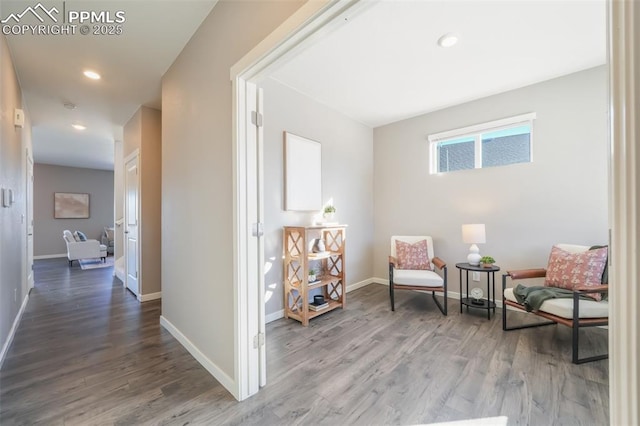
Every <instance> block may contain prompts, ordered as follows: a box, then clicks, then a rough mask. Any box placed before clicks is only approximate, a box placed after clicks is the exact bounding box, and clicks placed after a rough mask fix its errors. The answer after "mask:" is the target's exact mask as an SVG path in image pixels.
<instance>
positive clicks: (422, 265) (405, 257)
mask: <svg viewBox="0 0 640 426" xmlns="http://www.w3.org/2000/svg"><path fill="white" fill-rule="evenodd" d="M396 257H397V259H398V269H420V270H427V271H430V270H431V262H429V254H428V252H427V240H422V241H418V242H417V243H414V244H411V243H405V242H404V241H400V240H396Z"/></svg>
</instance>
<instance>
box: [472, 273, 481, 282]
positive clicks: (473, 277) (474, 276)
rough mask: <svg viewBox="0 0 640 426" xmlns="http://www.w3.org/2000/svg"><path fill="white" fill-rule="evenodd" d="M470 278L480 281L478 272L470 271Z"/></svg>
mask: <svg viewBox="0 0 640 426" xmlns="http://www.w3.org/2000/svg"><path fill="white" fill-rule="evenodd" d="M471 279H472V280H473V281H480V272H472V273H471Z"/></svg>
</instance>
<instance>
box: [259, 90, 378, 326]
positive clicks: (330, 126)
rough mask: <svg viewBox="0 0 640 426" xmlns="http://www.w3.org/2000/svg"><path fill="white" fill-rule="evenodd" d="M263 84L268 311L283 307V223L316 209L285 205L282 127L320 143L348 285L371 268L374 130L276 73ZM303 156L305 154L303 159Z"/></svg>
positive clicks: (307, 218)
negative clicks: (342, 232) (343, 231)
mask: <svg viewBox="0 0 640 426" xmlns="http://www.w3.org/2000/svg"><path fill="white" fill-rule="evenodd" d="M260 87H262V88H263V89H264V94H265V100H264V112H265V125H264V138H265V145H264V193H265V195H264V199H265V206H264V209H265V210H264V211H265V259H266V261H267V262H268V263H267V264H268V265H269V266H268V268H267V271H266V274H265V284H266V287H267V299H268V300H267V306H266V313H267V315H269V314H273V313H277V312H278V311H281V310H282V309H284V305H283V304H284V296H283V288H282V282H283V277H282V274H283V270H282V227H283V226H285V225H294V226H295V225H310V224H311V222H312V219H313V216H314V215H313V214H312V213H302V212H292V211H284V210H283V204H284V202H283V194H284V189H283V188H284V178H283V173H284V172H283V170H284V169H283V168H284V165H283V131H288V132H291V133H295V134H297V135H300V136H304V137H307V138H309V139H313V140H316V141H319V142H320V143H321V144H322V193H323V200H322V201H323V203H326V202H327V201H328V200H329V199H331V198H333V202H334V205H335V206H336V210H337V212H336V217H335V219H336V220H337V221H339V222H340V223H344V224H347V225H349V227H348V228H347V241H348V244H347V252H346V260H347V262H346V276H347V285H349V284H353V283H358V282H360V281H363V280H366V279H368V278H371V277H372V274H373V262H372V260H373V130H372V129H371V128H369V127H367V126H365V125H363V124H360V123H358V122H356V121H354V120H351V119H349V118H347V117H345V116H344V115H342V114H340V113H338V112H336V111H334V110H332V109H330V108H328V107H326V106H324V105H322V104H319V103H317V102H315V101H313V100H311V99H309V98H307V97H306V96H304V95H301V94H300V93H298V92H296V91H294V90H291V89H289V88H288V87H285V86H283V85H282V84H280V83H278V82H276V81H275V80H272V79H267V80H265V81H264V82H262V83H261V84H260ZM300 161H304V159H300Z"/></svg>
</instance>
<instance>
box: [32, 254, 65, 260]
mask: <svg viewBox="0 0 640 426" xmlns="http://www.w3.org/2000/svg"><path fill="white" fill-rule="evenodd" d="M58 257H67V253H60V254H43V255H40V256H33V260H41V259H56V258H58Z"/></svg>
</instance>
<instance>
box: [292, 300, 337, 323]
mask: <svg viewBox="0 0 640 426" xmlns="http://www.w3.org/2000/svg"><path fill="white" fill-rule="evenodd" d="M338 308H342V302H340V301H338V300H329V306H327V307H326V308H324V309H323V310H321V311H312V310H308V311H307V320H310V319H311V318H315V317H317V316H319V315H322V314H326V313H327V312H329V311H333V310H334V309H338ZM286 316H287V317H288V318H292V319H294V320H297V321H300V322H301V323H303V324H304V320H303V318H302V315H300V314H298V313H295V312H289V313H288V314H287V315H286Z"/></svg>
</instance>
